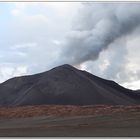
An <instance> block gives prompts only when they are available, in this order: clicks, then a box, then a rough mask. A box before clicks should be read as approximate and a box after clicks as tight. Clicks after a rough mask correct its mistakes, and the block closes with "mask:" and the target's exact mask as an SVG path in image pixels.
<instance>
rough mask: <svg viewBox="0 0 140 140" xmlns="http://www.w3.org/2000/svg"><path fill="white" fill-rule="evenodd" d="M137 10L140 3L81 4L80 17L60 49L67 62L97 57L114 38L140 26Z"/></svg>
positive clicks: (73, 62) (123, 35)
mask: <svg viewBox="0 0 140 140" xmlns="http://www.w3.org/2000/svg"><path fill="white" fill-rule="evenodd" d="M130 6H131V8H130ZM139 12H140V5H139V4H131V5H130V4H114V5H113V4H95V3H90V4H88V5H87V4H86V5H85V6H83V8H82V9H81V10H80V11H79V13H80V14H81V15H82V17H81V18H80V19H79V22H77V24H75V25H74V29H73V30H72V31H70V32H69V33H68V35H67V40H66V45H65V48H66V49H65V51H63V52H62V54H63V55H69V58H68V59H69V60H66V61H68V62H69V63H71V64H73V65H76V64H81V63H83V62H86V61H89V60H92V61H95V60H96V59H98V57H99V55H100V53H101V52H102V51H104V50H106V49H108V47H109V46H110V45H111V44H112V43H113V42H114V41H116V40H117V39H119V38H123V37H125V36H127V35H129V34H130V33H132V32H133V31H134V30H135V29H137V27H139V25H140V17H139ZM77 18H78V17H77ZM86 20H88V21H86ZM79 25H80V26H79ZM89 28H90V29H89Z"/></svg>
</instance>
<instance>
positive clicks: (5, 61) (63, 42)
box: [0, 2, 140, 89]
mask: <svg viewBox="0 0 140 140" xmlns="http://www.w3.org/2000/svg"><path fill="white" fill-rule="evenodd" d="M139 44H140V3H136V2H135V3H132V2H131V3H129V2H127V3H125V2H120V3H119V2H118V3H117V2H112V3H111V2H110V3H109V2H103V3H101V2H99V3H98V2H84V3H81V2H40V3H39V2H1V3H0V82H4V81H5V80H7V79H9V78H12V77H15V76H21V75H30V74H35V73H40V72H44V71H47V70H50V69H51V68H53V67H56V66H59V65H62V64H70V65H73V66H75V67H77V68H78V69H81V70H86V71H88V72H90V73H92V74H94V75H97V76H99V77H102V78H105V79H109V80H114V81H115V82H117V83H119V84H120V85H122V86H124V87H127V88H130V89H140V67H139V64H140V57H139V54H140V46H139Z"/></svg>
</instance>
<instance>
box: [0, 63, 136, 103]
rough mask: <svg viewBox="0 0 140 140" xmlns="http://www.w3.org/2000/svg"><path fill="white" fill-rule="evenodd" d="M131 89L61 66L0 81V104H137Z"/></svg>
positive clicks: (67, 66)
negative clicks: (0, 82)
mask: <svg viewBox="0 0 140 140" xmlns="http://www.w3.org/2000/svg"><path fill="white" fill-rule="evenodd" d="M132 94H133V91H131V90H128V89H125V88H123V87H121V86H120V85H118V84H117V83H115V82H113V81H109V80H105V79H102V78H99V77H97V76H94V75H92V74H90V73H88V72H86V71H81V70H78V69H76V68H74V67H72V66H70V65H67V64H65V65H62V66H59V67H56V68H53V69H51V70H50V71H47V72H43V73H39V74H36V75H30V76H22V77H15V78H12V79H10V80H7V81H6V82H4V83H2V84H0V105H1V106H21V105H40V104H64V105H66V104H67V105H91V104H92V105H93V104H112V105H115V104H118V105H132V104H138V103H139V99H138V98H137V97H135V96H132Z"/></svg>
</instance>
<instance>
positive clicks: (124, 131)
mask: <svg viewBox="0 0 140 140" xmlns="http://www.w3.org/2000/svg"><path fill="white" fill-rule="evenodd" d="M0 136H6V137H8V136H28V137H29V136H31V137H34V136H49V137H50V136H51V137H57V136H59V137H64V136H65V137H69V136H74V137H76V136H79V137H81V136H86V137H88V136H89V137H90V136H95V137H98V136H100V137H112V136H116V137H122V136H124V137H129V136H135V137H136V136H140V106H107V105H96V106H70V105H40V106H26V107H14V108H10V107H9V108H3V107H1V108H0Z"/></svg>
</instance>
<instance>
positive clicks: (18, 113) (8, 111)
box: [0, 105, 140, 118]
mask: <svg viewBox="0 0 140 140" xmlns="http://www.w3.org/2000/svg"><path fill="white" fill-rule="evenodd" d="M127 112H128V113H130V112H140V105H136V106H111V105H94V106H93V105H92V106H72V105H38V106H24V107H7V108H5V107H0V118H26V117H34V116H46V115H51V116H78V115H96V114H114V113H127Z"/></svg>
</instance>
